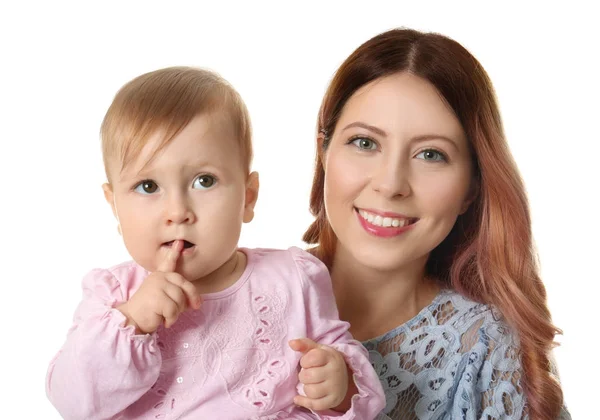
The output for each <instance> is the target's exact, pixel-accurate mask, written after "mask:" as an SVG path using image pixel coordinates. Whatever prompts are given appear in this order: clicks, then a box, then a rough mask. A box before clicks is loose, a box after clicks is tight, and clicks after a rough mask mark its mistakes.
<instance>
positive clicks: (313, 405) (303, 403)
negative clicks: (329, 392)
mask: <svg viewBox="0 0 600 420" xmlns="http://www.w3.org/2000/svg"><path fill="white" fill-rule="evenodd" d="M294 404H296V405H299V406H300V407H304V408H308V409H309V410H313V411H321V410H327V409H329V408H332V407H333V405H331V404H330V399H329V398H328V397H325V398H319V399H314V398H309V397H305V396H303V395H296V396H295V397H294Z"/></svg>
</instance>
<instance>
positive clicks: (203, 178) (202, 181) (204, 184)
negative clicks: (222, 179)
mask: <svg viewBox="0 0 600 420" xmlns="http://www.w3.org/2000/svg"><path fill="white" fill-rule="evenodd" d="M216 182H217V180H216V178H215V177H214V176H212V175H200V176H199V177H198V178H196V179H195V180H194V184H193V187H194V188H198V189H208V188H210V187H212V186H213V185H215V184H216Z"/></svg>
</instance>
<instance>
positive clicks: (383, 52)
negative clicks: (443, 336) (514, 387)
mask: <svg viewBox="0 0 600 420" xmlns="http://www.w3.org/2000/svg"><path fill="white" fill-rule="evenodd" d="M403 71H407V72H410V73H412V74H415V75H417V76H419V77H422V78H423V79H425V80H427V81H429V82H430V83H431V84H432V85H433V86H435V87H436V88H437V90H438V91H439V92H440V93H441V95H442V96H443V97H444V99H445V100H446V101H447V103H448V104H449V106H450V107H451V108H452V109H453V110H454V113H455V114H456V116H457V118H458V119H459V121H460V123H461V124H462V127H463V129H464V131H465V133H466V136H467V139H468V140H469V143H470V148H471V152H472V156H473V166H474V172H475V178H476V179H475V180H474V182H475V185H476V186H477V190H478V191H477V197H476V199H475V201H474V202H473V204H472V205H471V207H470V208H469V210H468V211H467V212H466V213H464V214H463V215H462V216H460V217H459V218H458V220H457V222H456V224H455V226H454V227H453V229H452V231H451V232H450V234H449V235H448V237H446V239H445V240H444V241H443V242H442V243H441V244H440V245H439V246H438V247H437V248H436V249H434V250H433V251H432V253H431V255H430V258H429V261H428V263H427V271H428V274H429V275H432V276H435V277H436V278H437V279H439V280H440V281H441V282H443V283H445V284H446V285H448V286H451V287H453V288H454V289H455V290H457V291H458V292H460V293H461V294H463V295H465V296H467V297H469V298H471V299H473V300H475V301H479V302H483V303H486V304H492V305H494V306H495V307H496V308H498V309H499V310H500V311H501V312H502V314H503V315H504V317H505V318H506V320H507V322H508V323H509V324H510V325H511V326H512V327H513V328H514V329H515V330H516V331H517V333H518V335H519V340H520V344H521V352H522V354H521V362H522V366H523V371H524V388H525V392H526V396H527V401H528V411H529V416H530V418H532V419H554V418H556V417H557V416H558V413H559V412H560V409H561V406H562V401H563V397H562V390H561V388H560V385H559V383H558V381H557V379H556V378H555V377H554V376H553V374H552V373H551V369H550V361H549V354H550V351H551V349H552V347H553V346H554V337H555V335H556V334H558V333H560V331H559V330H558V329H557V328H556V327H555V326H554V325H553V324H552V321H551V317H550V312H549V310H548V307H547V304H546V290H545V288H544V285H543V283H542V281H541V280H540V277H539V275H538V264H537V258H536V254H535V251H534V247H533V239H532V233H531V220H530V214H529V204H528V201H527V196H526V193H525V188H524V185H523V181H522V179H521V177H520V174H519V171H518V169H517V167H516V164H515V162H514V160H513V157H512V155H511V153H510V151H509V148H508V145H507V142H506V140H505V137H504V130H503V127H502V121H501V118H500V112H499V109H498V105H497V102H496V97H495V93H494V89H493V87H492V83H491V81H490V79H489V77H488V75H487V73H486V72H485V70H484V69H483V67H482V66H481V64H480V63H479V62H478V61H477V60H476V59H475V58H474V57H473V56H472V55H471V54H470V53H469V52H468V51H467V50H466V49H465V48H464V47H463V46H461V45H460V44H459V43H457V42H456V41H454V40H452V39H449V38H448V37H445V36H443V35H439V34H435V33H422V32H418V31H415V30H410V29H395V30H391V31H387V32H385V33H382V34H380V35H377V36H375V37H374V38H372V39H370V40H369V41H367V42H365V43H364V44H363V45H361V46H360V47H359V48H358V49H356V50H355V51H354V52H353V53H352V54H351V55H350V57H348V58H347V59H346V61H345V62H344V63H343V64H342V65H341V67H340V68H339V69H338V70H337V72H336V73H335V75H334V77H333V80H332V82H331V84H330V85H329V88H328V89H327V92H326V94H325V97H324V99H323V102H322V104H321V109H320V112H319V118H318V131H319V137H320V138H319V141H318V144H319V147H318V148H317V156H316V168H315V174H314V180H313V186H312V192H311V197H310V210H311V213H312V214H313V215H314V216H315V217H316V220H315V221H314V222H313V223H312V225H311V226H310V227H309V228H308V230H307V231H306V233H305V234H304V238H303V239H304V241H305V242H307V243H309V244H318V245H317V247H316V248H314V252H315V253H316V255H317V256H318V257H319V258H321V259H322V260H323V261H324V262H325V264H326V265H328V266H329V267H331V264H332V261H333V256H334V253H335V243H336V240H337V239H336V237H335V234H334V233H333V230H332V228H331V226H330V225H329V222H328V221H327V215H326V213H325V205H324V194H323V191H324V175H325V174H324V169H323V163H322V158H323V153H324V152H325V151H326V150H327V146H328V142H329V140H330V139H331V136H332V135H333V132H334V130H335V128H336V125H337V122H338V119H339V117H340V114H341V112H342V110H343V108H344V105H345V104H346V102H347V101H348V99H349V98H350V97H351V96H352V95H353V94H354V92H356V91H357V90H358V89H359V88H360V87H362V86H364V85H366V84H367V83H369V82H371V81H373V80H375V79H378V78H381V77H385V76H389V75H392V74H395V73H398V72H403Z"/></svg>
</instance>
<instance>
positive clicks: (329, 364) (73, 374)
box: [46, 67, 385, 420]
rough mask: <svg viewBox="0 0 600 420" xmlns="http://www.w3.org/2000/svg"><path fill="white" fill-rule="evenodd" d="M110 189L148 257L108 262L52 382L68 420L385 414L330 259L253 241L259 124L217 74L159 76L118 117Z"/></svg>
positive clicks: (138, 250) (90, 282) (148, 78)
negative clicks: (248, 244)
mask: <svg viewBox="0 0 600 420" xmlns="http://www.w3.org/2000/svg"><path fill="white" fill-rule="evenodd" d="M101 135H102V151H103V158H104V166H105V170H106V175H107V179H108V182H107V183H106V184H104V185H103V189H104V196H105V198H106V201H107V202H108V203H109V204H110V206H111V208H112V211H113V214H114V215H115V217H116V219H117V221H118V229H119V232H120V234H121V235H122V237H123V240H124V243H125V246H126V248H127V250H128V252H129V254H130V255H131V257H132V259H133V261H130V262H125V263H122V264H120V265H117V266H115V267H112V268H110V269H95V270H92V271H91V272H90V273H89V274H88V275H87V276H86V277H85V278H84V280H83V299H82V301H81V303H80V304H79V306H78V308H77V310H76V313H75V316H74V324H73V326H72V327H71V329H70V330H69V333H68V336H67V339H66V342H65V344H64V345H63V347H62V349H61V350H60V351H59V352H58V354H57V355H56V357H55V358H54V359H53V360H52V362H51V363H50V367H49V369H48V373H47V379H46V392H47V394H48V397H49V399H50V401H51V402H52V404H53V405H54V406H55V407H56V408H57V410H58V411H59V412H60V414H61V415H62V416H63V417H64V418H66V419H82V420H83V419H85V420H92V419H223V420H227V419H240V420H242V419H243V420H246V419H283V418H285V419H314V418H320V419H330V418H342V419H360V420H368V419H373V418H375V417H376V416H377V414H378V413H379V412H380V411H381V410H382V408H383V407H384V404H385V402H384V396H383V391H382V389H381V385H380V383H379V381H378V378H377V375H376V374H375V372H374V370H373V369H372V367H371V365H370V363H369V360H368V357H367V352H366V350H365V349H364V348H363V347H362V345H361V344H360V343H359V342H357V341H355V340H353V339H352V337H351V335H350V333H349V332H348V327H349V325H348V324H347V323H345V322H342V321H340V320H339V318H338V313H337V309H336V304H335V299H334V297H333V293H332V286H331V283H330V278H329V275H328V272H327V269H326V268H325V266H324V265H323V264H322V263H321V262H320V261H319V260H317V259H316V258H314V257H312V256H311V255H310V254H308V253H306V252H304V251H302V250H300V249H298V248H290V249H288V250H273V249H246V248H238V241H239V236H240V231H241V226H242V223H248V222H250V221H251V220H252V218H253V216H254V205H255V203H256V200H257V197H258V174H257V173H256V172H251V170H250V166H251V158H252V144H251V130H250V121H249V117H248V112H247V110H246V107H245V105H244V103H243V101H242V100H241V98H240V96H239V94H238V93H237V92H236V91H235V90H234V89H233V88H232V87H231V86H230V85H229V84H228V83H227V82H226V81H225V80H223V79H222V78H221V77H219V76H218V75H217V74H215V73H212V72H210V71H206V70H202V69H195V68H187V67H174V68H166V69H162V70H157V71H154V72H151V73H147V74H144V75H142V76H139V77H137V78H135V79H134V80H132V81H130V82H129V83H127V84H126V85H125V86H123V87H122V88H121V90H120V91H119V92H118V93H117V95H116V97H115V99H114V101H113V103H112V104H111V106H110V108H109V110H108V112H107V114H106V116H105V118H104V121H103V124H102V130H101Z"/></svg>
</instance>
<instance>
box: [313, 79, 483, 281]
mask: <svg viewBox="0 0 600 420" xmlns="http://www.w3.org/2000/svg"><path fill="white" fill-rule="evenodd" d="M324 167H325V207H326V210H327V215H328V217H329V222H330V224H331V226H332V228H333V230H334V232H335V234H336V236H337V238H338V244H337V252H338V255H340V254H339V253H341V255H347V256H348V257H350V258H352V259H353V260H354V261H356V262H357V263H359V264H361V265H363V266H366V267H371V268H374V269H377V270H382V271H390V270H394V269H400V268H402V267H404V266H406V265H407V264H415V263H417V264H420V263H421V262H422V264H425V262H426V260H427V257H428V256H429V253H430V252H431V251H432V250H433V249H434V248H435V247H436V246H438V245H439V244H440V243H441V242H442V240H443V239H444V238H445V237H446V236H447V235H448V233H449V232H450V230H451V229H452V226H453V225H454V223H455V221H456V219H457V217H458V215H459V214H461V213H463V212H464V211H466V209H467V208H468V206H469V204H470V200H469V197H470V195H471V194H470V189H471V188H470V187H471V178H472V164H471V157H470V153H469V148H468V144H467V140H466V138H465V134H464V132H463V129H462V127H461V125H460V123H459V121H458V119H457V118H456V116H455V115H454V113H453V111H452V110H451V109H450V107H449V106H448V105H447V104H446V103H445V102H444V101H443V99H442V96H441V94H440V93H439V92H438V91H437V90H436V88H435V87H434V86H433V85H432V84H430V83H429V82H427V81H425V80H424V79H422V78H420V77H417V76H414V75H411V74H409V73H398V74H395V75H392V76H388V77H385V78H381V79H378V80H375V81H373V82H371V83H369V84H367V85H365V86H363V87H362V88H361V89H359V90H358V91H357V92H356V93H355V94H354V95H353V96H352V97H351V98H350V99H349V100H348V102H347V103H346V105H345V107H344V109H343V112H342V114H341V116H340V119H339V121H338V123H337V126H336V128H335V132H334V134H333V136H332V139H331V141H330V144H329V146H328V148H327V150H326V152H325V155H324Z"/></svg>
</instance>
